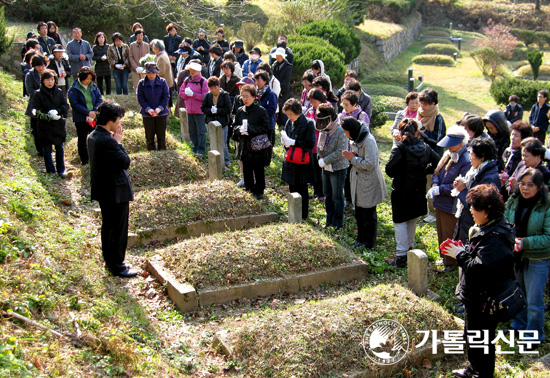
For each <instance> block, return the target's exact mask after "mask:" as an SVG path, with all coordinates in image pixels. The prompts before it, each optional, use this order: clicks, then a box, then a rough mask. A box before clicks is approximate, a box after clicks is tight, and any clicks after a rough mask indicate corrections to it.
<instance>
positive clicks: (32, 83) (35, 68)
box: [25, 52, 48, 156]
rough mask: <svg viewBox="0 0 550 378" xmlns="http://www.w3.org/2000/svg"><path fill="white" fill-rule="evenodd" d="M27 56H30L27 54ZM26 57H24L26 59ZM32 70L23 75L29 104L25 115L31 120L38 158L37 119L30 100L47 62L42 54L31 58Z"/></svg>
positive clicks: (40, 147) (37, 87)
mask: <svg viewBox="0 0 550 378" xmlns="http://www.w3.org/2000/svg"><path fill="white" fill-rule="evenodd" d="M27 54H30V52H28V53H27ZM26 56H27V55H25V57H26ZM30 63H31V66H32V69H31V70H30V71H29V72H28V73H27V75H25V87H26V88H27V91H28V93H29V102H28V104H27V111H26V112H25V115H27V116H29V117H30V118H31V132H32V135H33V137H34V146H35V148H36V151H37V152H38V155H39V156H42V146H41V145H40V140H39V139H38V131H37V127H38V119H37V118H36V117H35V116H34V115H33V114H32V106H31V103H32V98H33V96H34V94H35V93H36V92H37V91H38V90H39V89H40V85H41V81H40V76H41V75H42V73H43V72H44V71H45V70H46V66H47V65H48V61H47V60H46V57H45V56H43V55H42V54H39V53H37V54H36V55H34V56H32V58H31V62H30Z"/></svg>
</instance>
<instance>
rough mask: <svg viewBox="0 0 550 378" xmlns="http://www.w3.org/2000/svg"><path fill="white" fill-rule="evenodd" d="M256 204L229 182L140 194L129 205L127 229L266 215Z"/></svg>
mask: <svg viewBox="0 0 550 378" xmlns="http://www.w3.org/2000/svg"><path fill="white" fill-rule="evenodd" d="M266 212H267V209H266V207H265V206H264V202H262V201H257V200H255V199H254V197H252V195H251V194H250V193H248V192H245V191H244V190H242V189H241V188H239V187H237V186H236V185H235V183H234V182H232V181H203V182H194V183H192V184H188V185H181V186H174V187H170V188H163V189H152V190H147V191H139V192H137V193H136V194H135V200H134V201H133V202H132V203H131V205H130V229H131V230H143V229H151V228H163V227H168V226H176V225H184V224H187V223H192V222H199V221H208V220H213V219H220V218H236V217H240V216H245V215H257V214H262V213H266Z"/></svg>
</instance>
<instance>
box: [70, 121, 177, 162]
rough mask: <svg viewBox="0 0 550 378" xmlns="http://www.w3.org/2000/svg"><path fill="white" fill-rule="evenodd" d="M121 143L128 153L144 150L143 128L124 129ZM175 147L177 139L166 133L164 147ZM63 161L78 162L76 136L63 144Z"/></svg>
mask: <svg viewBox="0 0 550 378" xmlns="http://www.w3.org/2000/svg"><path fill="white" fill-rule="evenodd" d="M122 145H123V146H124V148H125V149H126V151H127V152H128V153H129V154H133V153H138V152H146V151H147V143H146V142H145V131H144V130H143V128H141V129H130V130H124V139H123V140H122ZM177 147H178V141H177V140H176V139H175V138H174V137H173V136H172V134H170V133H166V148H167V149H168V150H175V149H176V148H177ZM65 161H67V162H69V163H71V164H74V165H78V164H80V158H79V157H78V148H77V138H73V139H71V140H70V141H69V142H67V143H66V144H65Z"/></svg>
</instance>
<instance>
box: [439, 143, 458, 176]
mask: <svg viewBox="0 0 550 378" xmlns="http://www.w3.org/2000/svg"><path fill="white" fill-rule="evenodd" d="M462 148H464V146H462ZM462 148H461V149H460V150H458V151H456V152H451V151H449V150H447V151H445V153H444V154H443V156H442V157H441V160H439V163H437V168H436V169H435V171H434V173H435V174H436V175H439V173H440V172H441V170H442V169H443V167H445V171H446V172H449V169H450V168H451V165H452V164H453V163H458V158H459V154H460V151H462Z"/></svg>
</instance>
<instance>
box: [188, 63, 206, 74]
mask: <svg viewBox="0 0 550 378" xmlns="http://www.w3.org/2000/svg"><path fill="white" fill-rule="evenodd" d="M185 69H186V70H195V71H199V72H200V71H201V70H202V66H201V65H200V64H199V63H197V62H191V63H189V64H188V65H187V66H185Z"/></svg>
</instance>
